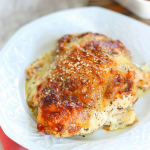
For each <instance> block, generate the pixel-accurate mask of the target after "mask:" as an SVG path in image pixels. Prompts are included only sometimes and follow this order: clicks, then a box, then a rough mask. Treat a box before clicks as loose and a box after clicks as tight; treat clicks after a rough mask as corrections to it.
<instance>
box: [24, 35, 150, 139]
mask: <svg viewBox="0 0 150 150" xmlns="http://www.w3.org/2000/svg"><path fill="white" fill-rule="evenodd" d="M46 56H48V54H46V55H44V56H43V57H41V58H40V59H39V60H38V61H36V62H34V63H33V64H31V65H30V66H29V67H28V68H27V69H26V73H27V80H28V83H27V88H28V89H27V91H28V92H27V102H28V105H29V106H31V107H33V108H35V109H36V110H37V129H38V132H39V133H45V134H50V135H53V136H55V137H71V136H73V135H85V134H89V133H92V132H94V131H95V130H96V129H98V128H100V127H102V126H104V125H107V126H108V127H109V130H114V129H117V128H123V127H125V126H127V125H131V124H133V123H134V122H135V120H136V114H135V112H134V111H133V110H129V108H130V107H131V106H132V105H133V104H134V103H135V102H136V101H137V98H136V96H135V95H136V92H137V88H138V87H140V88H143V89H148V88H149V86H150V73H149V72H147V71H143V70H141V69H139V68H137V67H136V66H135V65H134V63H133V61H132V57H131V55H130V52H129V51H128V50H127V49H126V48H125V47H124V46H123V44H122V43H121V42H120V41H118V40H116V41H113V40H111V39H109V38H108V37H106V36H104V35H101V34H95V33H91V32H88V33H84V34H80V35H65V36H64V37H62V38H61V39H59V40H58V42H57V47H56V49H55V50H54V51H53V52H52V53H51V55H49V56H51V57H46ZM45 62H47V63H45ZM43 68H44V69H43ZM41 70H42V72H43V73H42V74H41V72H40V71H41ZM33 81H34V85H33V86H29V83H30V85H31V82H32V83H33ZM29 87H30V89H29ZM127 108H128V109H127ZM114 120H115V121H114ZM112 122H115V123H113V124H112Z"/></svg>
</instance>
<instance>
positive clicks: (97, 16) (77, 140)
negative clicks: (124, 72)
mask: <svg viewBox="0 0 150 150" xmlns="http://www.w3.org/2000/svg"><path fill="white" fill-rule="evenodd" d="M87 31H92V32H98V33H102V34H105V35H107V36H108V37H111V38H112V39H119V40H120V41H121V42H123V43H124V45H125V46H126V47H127V49H129V50H130V51H131V53H132V56H134V60H135V61H136V62H137V63H139V64H142V63H145V62H147V63H148V65H149V66H150V59H149V58H150V50H149V49H150V42H149V38H150V28H149V27H148V26H147V25H145V24H143V23H140V22H138V21H136V20H133V19H131V18H128V17H125V16H123V15H120V14H117V13H115V12H112V11H109V10H106V9H102V8H99V7H88V8H78V9H72V10H66V11H61V12H58V13H54V14H51V15H48V16H46V17H44V18H41V19H39V20H37V21H34V22H32V23H30V24H28V25H26V26H25V27H23V28H22V29H20V30H19V31H18V32H17V33H16V34H15V35H14V36H13V37H12V38H11V40H10V41H9V42H8V43H7V44H6V46H5V47H4V48H3V50H2V52H1V57H0V116H1V117H0V121H1V126H2V128H3V130H4V132H5V133H6V134H7V135H8V136H9V137H10V138H11V139H12V140H14V141H16V142H17V143H19V144H21V145H22V146H24V147H26V148H28V149H32V150H37V149H40V150H45V149H50V150H56V149H61V150H69V149H72V150H82V149H85V150H87V149H95V150H96V149H97V150H99V149H101V150H104V149H105V150H116V149H118V150H121V149H127V150H130V149H136V150H139V149H147V148H148V147H150V113H149V112H150V110H149V107H150V99H149V97H150V92H149V93H147V94H146V95H145V96H144V97H143V98H140V99H139V100H138V102H137V104H136V106H135V107H134V109H135V111H136V113H137V116H138V118H139V120H140V121H139V122H138V123H136V124H134V125H133V126H130V127H128V128H126V129H124V130H118V131H116V132H110V133H107V132H106V131H104V130H101V129H99V130H97V131H96V132H94V134H92V135H90V136H86V137H81V136H73V137H71V138H61V139H58V138H55V137H52V136H51V135H42V134H38V133H37V129H36V120H35V119H34V117H33V116H32V114H31V113H30V111H29V109H28V106H27V104H26V98H25V88H24V87H25V79H26V75H25V68H26V67H27V66H28V65H29V64H30V63H31V62H33V61H34V60H35V59H36V58H38V57H39V56H40V55H41V54H42V53H44V52H45V51H49V50H51V49H53V48H54V47H55V44H56V41H57V39H58V38H60V37H61V36H63V35H64V34H68V33H71V34H72V33H82V32H87Z"/></svg>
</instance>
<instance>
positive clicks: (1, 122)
mask: <svg viewBox="0 0 150 150" xmlns="http://www.w3.org/2000/svg"><path fill="white" fill-rule="evenodd" d="M88 9H89V10H92V9H100V10H105V11H107V12H110V13H113V14H117V15H120V16H121V17H122V16H123V17H126V18H127V19H130V20H132V21H136V22H138V24H139V23H140V24H142V25H144V26H145V27H146V28H147V29H149V30H150V27H149V26H148V25H147V24H145V23H142V22H140V21H138V20H136V19H133V18H131V17H128V16H125V15H123V14H120V13H117V12H114V11H112V10H108V9H106V8H102V7H98V6H89V7H79V8H71V9H66V10H61V11H57V12H54V13H51V14H48V15H46V16H43V17H40V18H39V19H36V20H34V21H31V22H30V23H27V24H26V25H24V26H22V27H21V28H20V29H19V30H17V31H16V32H15V34H14V35H13V36H12V37H10V39H9V40H8V42H6V44H5V45H4V46H3V48H2V49H1V52H0V63H1V61H2V59H1V58H2V57H3V55H4V53H5V52H6V51H7V49H8V47H9V46H10V45H11V44H12V43H13V41H14V40H15V39H16V38H17V37H18V36H19V35H21V34H22V33H23V32H24V30H26V29H28V27H30V28H31V27H32V26H34V25H36V24H37V23H41V22H42V21H46V20H47V19H50V18H51V17H52V16H55V15H59V14H62V13H69V12H73V11H78V10H80V11H81V10H82V11H84V10H88ZM1 107H2V106H1V105H0V108H1ZM1 110H2V109H0V114H2V111H1ZM0 126H1V128H2V129H3V131H4V133H5V134H6V135H7V136H8V137H9V138H10V139H12V140H13V141H15V142H16V143H18V144H19V145H21V146H23V147H25V148H27V149H34V148H33V147H32V146H31V145H30V143H27V142H25V141H24V140H22V139H21V138H20V139H19V138H18V136H17V135H16V134H15V133H13V132H9V129H8V128H7V127H6V126H5V122H4V120H3V119H2V117H0ZM37 147H39V148H40V149H41V150H42V149H43V150H44V149H45V148H42V147H40V146H38V145H37V144H36V148H35V149H37Z"/></svg>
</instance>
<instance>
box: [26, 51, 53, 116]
mask: <svg viewBox="0 0 150 150" xmlns="http://www.w3.org/2000/svg"><path fill="white" fill-rule="evenodd" d="M53 52H54V51H50V52H48V53H44V54H43V55H42V57H40V58H39V59H37V60H36V61H35V62H33V63H32V64H31V65H30V66H29V67H28V68H27V69H26V72H30V74H29V75H28V77H27V79H26V86H25V93H26V97H27V99H26V100H27V104H28V107H29V109H30V111H31V112H32V114H33V116H34V117H36V118H37V114H38V108H37V107H32V106H30V105H29V102H30V100H31V98H32V96H33V95H32V94H33V93H35V90H36V87H37V85H38V84H39V83H40V81H41V79H42V77H43V76H45V74H46V72H47V70H49V67H50V62H51V57H52V54H53ZM31 72H32V73H31Z"/></svg>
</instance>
